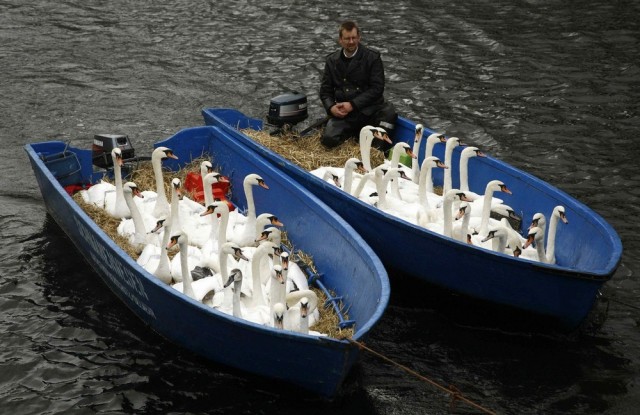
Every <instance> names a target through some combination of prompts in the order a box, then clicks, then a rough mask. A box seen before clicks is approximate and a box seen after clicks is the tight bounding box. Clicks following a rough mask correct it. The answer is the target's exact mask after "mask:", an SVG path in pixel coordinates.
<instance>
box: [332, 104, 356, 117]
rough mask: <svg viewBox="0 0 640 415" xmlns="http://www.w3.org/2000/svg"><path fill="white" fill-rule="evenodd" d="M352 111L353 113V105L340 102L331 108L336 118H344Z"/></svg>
mask: <svg viewBox="0 0 640 415" xmlns="http://www.w3.org/2000/svg"><path fill="white" fill-rule="evenodd" d="M351 111H353V105H351V103H350V102H338V103H336V104H335V105H334V106H333V107H331V115H333V116H334V117H336V118H344V117H346V116H347V115H348V114H349V113H350V112H351Z"/></svg>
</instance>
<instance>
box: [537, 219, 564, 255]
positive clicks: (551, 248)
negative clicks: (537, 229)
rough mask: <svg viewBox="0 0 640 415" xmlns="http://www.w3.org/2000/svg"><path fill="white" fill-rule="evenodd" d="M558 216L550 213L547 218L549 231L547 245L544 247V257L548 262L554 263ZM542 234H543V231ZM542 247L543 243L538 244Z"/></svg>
mask: <svg viewBox="0 0 640 415" xmlns="http://www.w3.org/2000/svg"><path fill="white" fill-rule="evenodd" d="M558 220H559V218H558V216H557V215H551V219H550V220H549V233H548V235H547V246H546V248H544V249H545V252H546V254H545V259H546V261H545V262H547V263H548V264H555V262H556V231H557V230H558ZM542 232H543V235H544V231H542ZM540 245H542V246H543V247H544V244H542V243H541V244H540Z"/></svg>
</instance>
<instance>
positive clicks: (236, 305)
mask: <svg viewBox="0 0 640 415" xmlns="http://www.w3.org/2000/svg"><path fill="white" fill-rule="evenodd" d="M241 287H242V281H234V282H233V316H234V317H237V318H242V309H241V308H240V292H241V291H242V290H241Z"/></svg>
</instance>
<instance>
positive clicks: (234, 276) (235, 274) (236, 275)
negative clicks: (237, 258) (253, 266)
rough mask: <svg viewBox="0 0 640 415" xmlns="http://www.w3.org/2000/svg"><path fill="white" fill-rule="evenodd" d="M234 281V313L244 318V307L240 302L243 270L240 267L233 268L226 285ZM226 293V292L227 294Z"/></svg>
mask: <svg viewBox="0 0 640 415" xmlns="http://www.w3.org/2000/svg"><path fill="white" fill-rule="evenodd" d="M232 283H233V290H232V291H233V301H232V303H231V304H232V314H233V316H234V317H237V318H243V313H242V308H241V304H240V287H241V286H242V271H240V270H239V269H238V268H234V269H232V270H231V273H230V274H229V278H228V279H227V281H225V284H224V287H225V288H227V287H229V286H230V285H231V284H232ZM225 295H226V294H225Z"/></svg>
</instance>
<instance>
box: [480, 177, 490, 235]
mask: <svg viewBox="0 0 640 415" xmlns="http://www.w3.org/2000/svg"><path fill="white" fill-rule="evenodd" d="M491 199H493V190H490V189H487V191H486V192H485V193H484V198H483V200H482V218H481V221H480V235H483V236H484V235H486V234H487V232H488V231H489V216H490V215H491Z"/></svg>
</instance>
